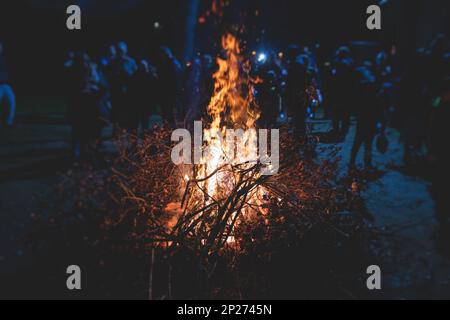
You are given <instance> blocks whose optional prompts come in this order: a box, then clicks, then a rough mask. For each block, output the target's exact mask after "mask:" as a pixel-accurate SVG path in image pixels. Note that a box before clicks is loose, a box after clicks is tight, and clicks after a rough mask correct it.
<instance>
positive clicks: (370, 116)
mask: <svg viewBox="0 0 450 320" xmlns="http://www.w3.org/2000/svg"><path fill="white" fill-rule="evenodd" d="M357 76H358V85H357V87H356V88H354V89H355V90H354V97H355V99H356V102H357V108H356V110H355V113H356V118H357V122H358V123H357V126H356V136H355V141H354V143H353V148H352V152H351V159H350V168H354V167H355V166H356V158H357V155H358V152H359V150H360V148H361V146H362V145H364V165H365V168H366V169H370V168H372V148H373V142H374V139H375V136H376V134H377V132H378V130H379V129H381V128H382V125H384V117H383V111H382V106H381V104H380V101H379V98H378V86H377V80H376V78H375V75H374V73H373V72H372V70H370V68H369V67H368V66H363V67H360V68H358V69H357ZM380 125H381V126H380Z"/></svg>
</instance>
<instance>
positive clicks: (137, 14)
mask: <svg viewBox="0 0 450 320" xmlns="http://www.w3.org/2000/svg"><path fill="white" fill-rule="evenodd" d="M391 1H404V0H391ZM411 1H417V0H411ZM420 1H425V0H420ZM433 1H439V0H433ZM200 2H201V9H200V11H201V12H203V11H204V10H206V8H207V7H208V6H209V5H210V3H211V0H200ZM374 2H376V1H375V0H342V1H335V0H310V1H306V0H305V1H303V0H231V3H232V6H233V10H235V11H233V14H234V15H236V16H237V14H236V13H237V12H243V11H244V12H247V14H248V16H251V15H252V14H251V13H252V12H254V10H256V9H259V10H260V15H259V17H258V18H257V19H256V18H253V19H250V21H248V20H249V19H247V18H245V19H242V20H241V22H244V23H246V24H251V23H253V24H254V25H255V27H254V29H257V30H258V32H259V31H260V30H262V29H264V30H265V36H264V37H263V39H262V41H263V42H264V45H265V46H273V47H277V49H281V48H283V47H284V46H285V45H286V44H288V43H290V42H296V43H315V42H318V41H320V42H322V43H323V44H328V45H329V46H330V47H335V46H337V45H338V44H339V43H341V42H342V41H347V40H378V39H379V38H380V34H379V33H377V32H375V33H373V32H372V33H370V32H368V31H367V30H366V28H365V19H366V15H365V8H366V7H367V5H368V4H372V3H374ZM425 2H426V1H425ZM74 3H78V4H79V5H80V6H81V7H82V12H83V30H82V31H77V32H73V31H68V30H66V27H65V21H66V14H65V8H66V7H67V6H68V5H69V4H74ZM187 3H188V1H187V0H151V1H149V0H79V1H76V0H72V1H66V0H53V1H52V0H14V1H13V0H9V1H8V0H2V1H1V4H0V39H3V41H4V42H5V43H6V46H7V50H8V51H7V52H8V61H9V62H10V66H11V69H12V73H13V80H14V82H15V83H16V84H17V86H18V87H19V88H18V89H19V90H27V91H29V90H32V89H33V88H34V89H35V91H42V89H44V90H45V89H49V88H51V85H54V84H57V83H60V81H59V79H58V78H59V77H60V75H61V64H62V61H63V59H64V55H65V53H66V52H67V50H68V49H77V48H83V49H87V50H89V51H90V52H91V53H93V54H94V55H98V54H100V53H101V50H103V49H104V48H105V47H106V45H107V44H108V42H110V41H117V40H120V39H124V40H126V41H128V42H129V43H130V49H131V51H132V53H134V54H137V53H139V52H138V51H140V50H142V49H143V48H145V47H149V46H150V47H151V46H152V45H153V46H155V47H156V46H159V45H161V44H166V45H169V46H171V47H172V48H174V50H175V52H176V53H177V54H178V55H180V54H181V50H182V47H183V36H184V27H185V18H186V12H187ZM446 3H447V4H448V1H447V2H446ZM201 12H200V14H201ZM234 12H236V13H234ZM155 21H158V22H160V23H161V25H162V26H163V28H162V30H159V31H156V30H155V29H154V27H153V24H154V22H155ZM203 32H205V31H204V30H203ZM201 33H202V30H201V29H200V30H199V34H201ZM249 40H252V39H249ZM202 47H203V46H202ZM207 47H208V44H206V46H204V48H207ZM43 80H44V81H43Z"/></svg>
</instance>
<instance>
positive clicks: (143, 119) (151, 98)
mask: <svg viewBox="0 0 450 320" xmlns="http://www.w3.org/2000/svg"><path fill="white" fill-rule="evenodd" d="M157 79H158V76H157V73H156V69H155V67H153V66H152V65H151V64H150V63H149V62H148V61H147V60H144V59H142V60H141V61H140V62H139V64H138V69H137V71H136V73H135V74H134V75H133V77H132V78H131V83H130V96H131V103H130V106H129V112H130V114H131V117H132V119H131V120H132V123H131V126H132V129H135V130H138V129H139V128H142V130H146V129H148V128H149V119H150V115H151V113H152V111H153V110H154V108H155V105H156V102H157V101H156V94H157V92H156V91H157V88H156V83H157Z"/></svg>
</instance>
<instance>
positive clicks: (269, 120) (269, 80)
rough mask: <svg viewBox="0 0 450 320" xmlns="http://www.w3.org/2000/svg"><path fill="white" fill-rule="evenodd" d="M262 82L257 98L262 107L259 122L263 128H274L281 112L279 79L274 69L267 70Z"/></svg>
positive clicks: (262, 76)
mask: <svg viewBox="0 0 450 320" xmlns="http://www.w3.org/2000/svg"><path fill="white" fill-rule="evenodd" d="M261 78H262V81H263V82H262V83H261V84H260V85H259V86H258V87H257V92H258V95H257V100H258V105H259V107H260V108H261V117H260V119H259V123H260V124H261V126H262V127H263V128H272V127H273V126H274V125H275V124H276V122H277V117H278V114H279V88H278V79H277V75H276V73H275V71H274V70H267V71H266V70H265V72H264V73H263V74H262V75H261Z"/></svg>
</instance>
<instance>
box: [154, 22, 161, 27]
mask: <svg viewBox="0 0 450 320" xmlns="http://www.w3.org/2000/svg"><path fill="white" fill-rule="evenodd" d="M153 26H154V27H155V29H159V28H160V27H161V25H160V24H159V22H158V21H155V23H154V24H153Z"/></svg>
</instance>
